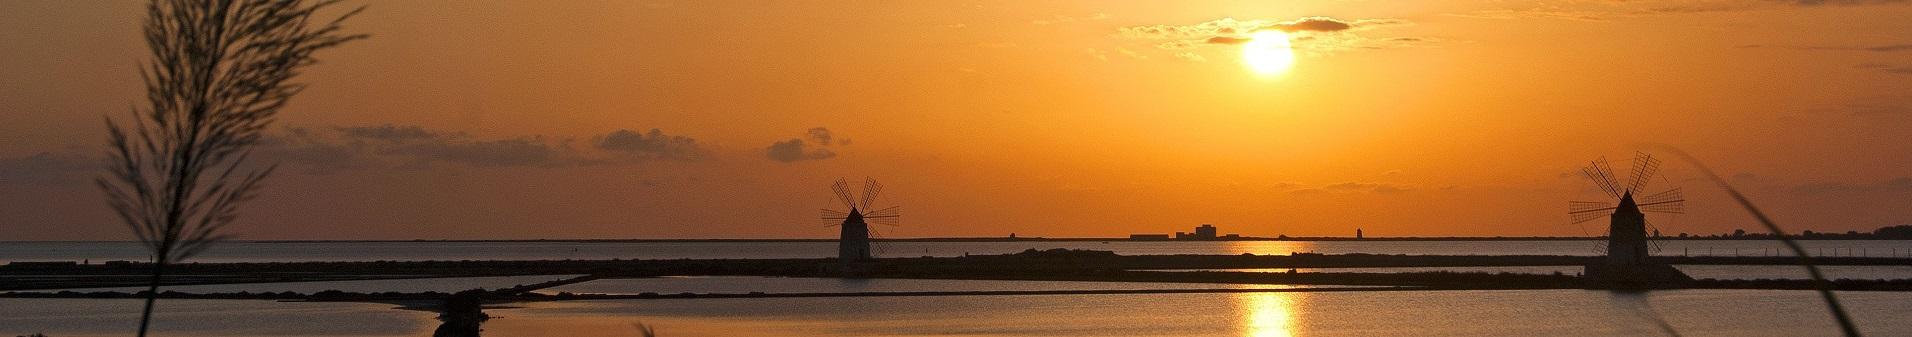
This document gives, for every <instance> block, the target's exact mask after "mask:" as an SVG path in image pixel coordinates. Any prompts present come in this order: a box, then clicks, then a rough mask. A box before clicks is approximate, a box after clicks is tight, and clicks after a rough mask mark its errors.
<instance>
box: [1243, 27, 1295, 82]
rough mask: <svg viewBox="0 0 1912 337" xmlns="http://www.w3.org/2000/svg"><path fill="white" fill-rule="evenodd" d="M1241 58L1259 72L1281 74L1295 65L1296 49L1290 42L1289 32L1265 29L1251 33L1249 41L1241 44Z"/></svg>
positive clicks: (1249, 67)
mask: <svg viewBox="0 0 1912 337" xmlns="http://www.w3.org/2000/svg"><path fill="white" fill-rule="evenodd" d="M1241 60H1242V63H1244V64H1247V65H1248V69H1249V70H1253V71H1255V73H1257V74H1262V75H1273V74H1280V73H1282V72H1286V71H1288V68H1290V67H1293V66H1294V65H1295V50H1294V48H1293V47H1292V46H1290V45H1289V44H1288V33H1283V32H1281V31H1278V30H1264V31H1259V32H1255V34H1254V35H1249V40H1248V43H1244V44H1242V45H1241Z"/></svg>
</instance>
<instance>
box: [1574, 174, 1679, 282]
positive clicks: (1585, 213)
mask: <svg viewBox="0 0 1912 337" xmlns="http://www.w3.org/2000/svg"><path fill="white" fill-rule="evenodd" d="M1659 170H1660V161H1659V160H1658V159H1653V155H1650V154H1646V153H1644V152H1641V153H1635V154H1634V156H1633V172H1632V177H1631V179H1629V181H1628V182H1627V183H1626V184H1625V185H1622V184H1620V182H1619V180H1618V179H1617V178H1616V176H1615V175H1614V174H1613V169H1612V167H1611V166H1608V165H1607V159H1606V158H1605V157H1602V158H1600V159H1598V160H1594V161H1593V162H1592V163H1591V164H1589V165H1588V166H1587V167H1586V168H1582V169H1581V170H1580V171H1581V173H1583V174H1585V175H1586V176H1587V179H1590V180H1593V183H1594V185H1597V186H1599V187H1600V190H1601V192H1605V193H1606V195H1607V196H1608V197H1611V198H1613V199H1614V200H1613V201H1568V202H1567V215H1568V218H1569V220H1570V221H1571V222H1572V223H1574V224H1579V223H1583V222H1587V221H1590V220H1593V219H1599V218H1602V217H1606V218H1609V219H1610V220H1611V221H1610V222H1609V223H1608V226H1607V242H1606V244H1605V250H1606V254H1607V258H1606V264H1608V265H1645V264H1646V257H1647V256H1648V255H1649V251H1648V246H1647V239H1646V238H1647V228H1648V227H1649V224H1648V223H1647V218H1646V213H1647V212H1651V213H1666V214H1680V213H1684V212H1685V211H1686V198H1685V196H1684V194H1682V193H1681V192H1680V188H1679V187H1673V188H1671V189H1668V190H1665V191H1661V192H1657V193H1652V194H1646V195H1644V196H1642V197H1637V198H1638V200H1636V197H1635V195H1636V194H1639V193H1640V192H1642V191H1643V190H1644V189H1645V188H1646V187H1647V185H1648V183H1650V182H1651V181H1652V179H1653V177H1654V174H1656V173H1658V172H1659ZM1656 231H1657V229H1656Z"/></svg>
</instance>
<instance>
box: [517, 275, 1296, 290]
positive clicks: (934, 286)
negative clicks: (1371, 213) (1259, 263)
mask: <svg viewBox="0 0 1912 337" xmlns="http://www.w3.org/2000/svg"><path fill="white" fill-rule="evenodd" d="M1293 288H1307V286H1290V285H1274V284H1225V283H1168V282H1073V281H997V280H911V279H843V278H812V277H751V276H697V277H657V278H630V279H602V280H593V281H588V282H581V283H574V284H567V285H562V286H557V287H552V288H548V289H544V290H539V291H538V292H540V293H547V294H556V293H559V292H571V293H593V294H627V295H628V294H639V293H646V292H651V293H658V294H676V293H687V292H688V293H720V294H741V293H749V292H764V293H851V292H925V291H1004V290H1133V289H1293Z"/></svg>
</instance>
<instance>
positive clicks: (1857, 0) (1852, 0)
mask: <svg viewBox="0 0 1912 337" xmlns="http://www.w3.org/2000/svg"><path fill="white" fill-rule="evenodd" d="M1779 2H1785V3H1792V4H1795V5H1800V6H1863V5H1887V4H1903V3H1912V1H1907V0H1783V1H1779Z"/></svg>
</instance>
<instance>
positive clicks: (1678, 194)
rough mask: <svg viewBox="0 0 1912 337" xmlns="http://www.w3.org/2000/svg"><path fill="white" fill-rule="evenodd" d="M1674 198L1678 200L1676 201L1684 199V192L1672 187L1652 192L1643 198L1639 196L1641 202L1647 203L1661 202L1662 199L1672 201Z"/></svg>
mask: <svg viewBox="0 0 1912 337" xmlns="http://www.w3.org/2000/svg"><path fill="white" fill-rule="evenodd" d="M1674 200H1678V201H1684V200H1686V193H1685V192H1682V191H1680V188H1678V187H1674V188H1673V189H1670V190H1666V191H1665V192H1660V193H1654V194H1653V195H1648V196H1646V197H1645V198H1640V201H1641V202H1644V203H1649V204H1650V203H1656V202H1662V201H1674Z"/></svg>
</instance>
